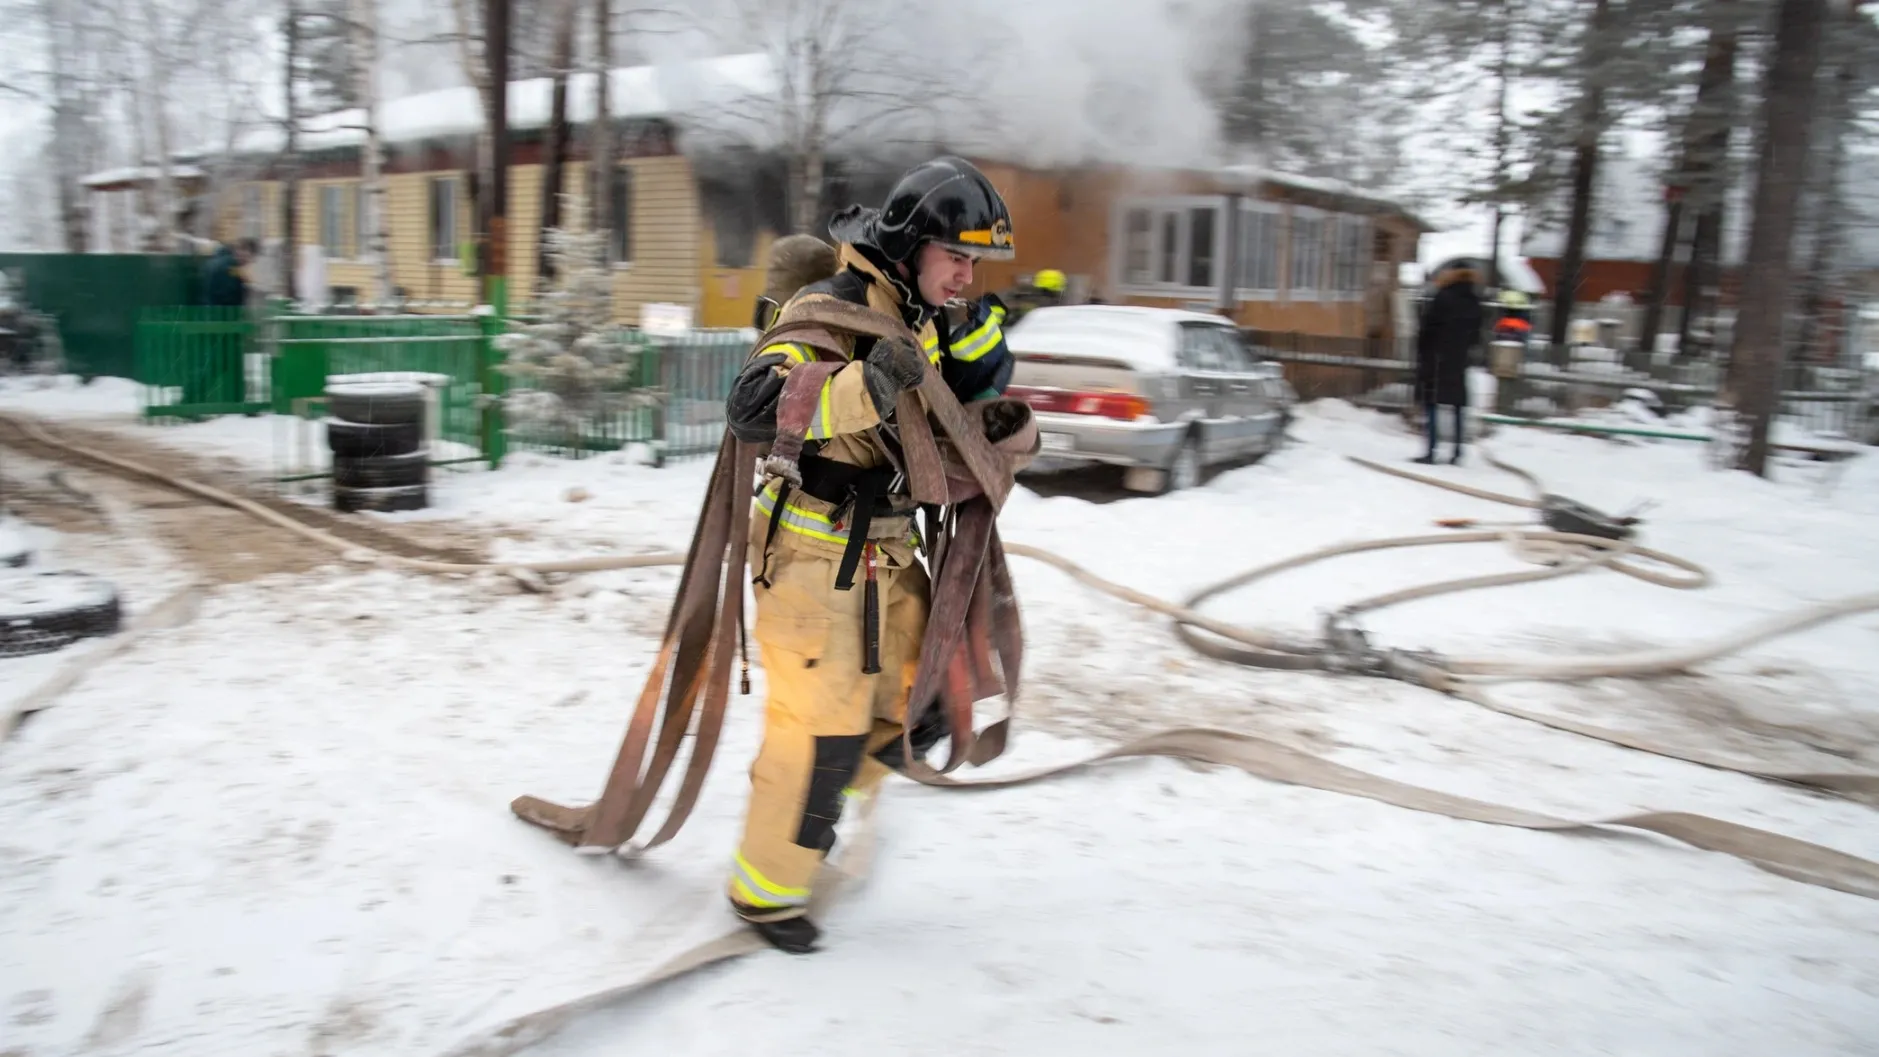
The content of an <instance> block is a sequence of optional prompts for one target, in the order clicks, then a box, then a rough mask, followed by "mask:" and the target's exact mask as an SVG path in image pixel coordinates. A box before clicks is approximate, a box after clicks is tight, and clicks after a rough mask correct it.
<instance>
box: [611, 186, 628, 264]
mask: <svg viewBox="0 0 1879 1057" xmlns="http://www.w3.org/2000/svg"><path fill="white" fill-rule="evenodd" d="M609 190H610V191H612V193H613V200H612V201H611V202H609V203H607V232H608V234H607V253H608V257H609V259H610V260H612V261H613V263H615V264H631V263H633V170H631V169H629V168H627V167H626V166H624V165H622V166H621V167H620V168H619V169H617V170H615V171H614V174H613V183H612V184H611V185H610V186H609Z"/></svg>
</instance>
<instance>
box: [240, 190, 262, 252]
mask: <svg viewBox="0 0 1879 1057" xmlns="http://www.w3.org/2000/svg"><path fill="white" fill-rule="evenodd" d="M241 191H242V194H241V213H242V216H241V233H242V237H243V238H250V239H254V240H255V241H256V242H260V241H261V240H262V239H263V238H265V237H266V236H267V194H266V193H265V190H264V189H263V188H262V186H261V185H260V184H258V183H250V184H245V185H243V187H242V189H241Z"/></svg>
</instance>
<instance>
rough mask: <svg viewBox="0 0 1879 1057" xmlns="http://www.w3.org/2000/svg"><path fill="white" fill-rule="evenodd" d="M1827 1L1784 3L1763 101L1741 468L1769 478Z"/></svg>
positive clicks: (1741, 365) (1747, 295)
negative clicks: (1771, 436) (1770, 445)
mask: <svg viewBox="0 0 1879 1057" xmlns="http://www.w3.org/2000/svg"><path fill="white" fill-rule="evenodd" d="M1826 20H1827V0H1781V6H1780V9H1779V12H1778V14H1777V16H1776V25H1775V44H1774V55H1773V57H1772V60H1771V61H1770V63H1769V66H1768V73H1767V78H1766V84H1767V88H1766V90H1765V92H1764V93H1763V99H1762V120H1761V136H1760V140H1761V142H1760V146H1759V148H1758V150H1757V154H1758V164H1757V167H1756V175H1755V206H1754V208H1755V220H1754V225H1753V227H1752V228H1751V230H1750V233H1749V249H1748V259H1747V261H1746V266H1745V269H1744V274H1743V282H1742V300H1741V307H1740V309H1739V310H1738V318H1737V321H1736V328H1735V349H1734V351H1733V353H1732V354H1731V358H1732V359H1733V360H1734V361H1735V363H1736V371H1735V392H1733V393H1731V394H1725V396H1726V397H1733V400H1734V403H1735V406H1736V408H1737V410H1739V411H1740V413H1741V414H1742V415H1743V416H1744V417H1745V418H1746V419H1747V420H1748V431H1749V432H1748V444H1747V445H1746V446H1745V447H1744V448H1743V450H1742V453H1741V457H1740V459H1741V461H1740V462H1739V464H1738V465H1739V468H1740V469H1744V470H1747V471H1748V472H1750V473H1753V474H1755V475H1757V476H1767V472H1768V433H1769V427H1770V426H1771V425H1772V423H1773V420H1774V416H1775V412H1776V409H1777V408H1778V406H1779V403H1780V388H1781V362H1782V352H1783V350H1784V348H1785V345H1784V342H1783V340H1782V337H1783V334H1782V332H1783V329H1784V326H1783V325H1784V323H1785V322H1786V318H1787V309H1788V303H1789V302H1788V298H1789V291H1790V289H1791V287H1792V285H1793V274H1792V273H1793V260H1792V257H1793V249H1794V232H1795V227H1796V220H1797V213H1798V211H1799V205H1800V198H1801V185H1802V182H1803V181H1804V180H1805V179H1806V166H1807V149H1808V145H1809V143H1810V142H1811V138H1812V133H1813V126H1814V100H1815V97H1816V95H1817V94H1818V93H1817V90H1816V88H1817V84H1816V82H1817V81H1818V78H1817V77H1816V71H1817V69H1818V67H1819V65H1820V52H1821V38H1822V35H1823V34H1822V29H1823V27H1824V25H1825V23H1826Z"/></svg>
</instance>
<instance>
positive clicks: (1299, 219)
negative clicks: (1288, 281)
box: [1291, 212, 1324, 296]
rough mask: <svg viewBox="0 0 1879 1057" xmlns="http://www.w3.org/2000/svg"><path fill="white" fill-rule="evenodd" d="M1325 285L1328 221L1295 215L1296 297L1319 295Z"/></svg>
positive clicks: (1309, 215) (1293, 230) (1305, 214)
mask: <svg viewBox="0 0 1879 1057" xmlns="http://www.w3.org/2000/svg"><path fill="white" fill-rule="evenodd" d="M1323 283H1324V218H1323V217H1322V216H1319V215H1317V214H1315V213H1312V214H1307V213H1304V212H1295V213H1293V214H1292V288H1291V292H1292V294H1293V295H1294V296H1297V295H1299V294H1315V293H1317V292H1318V290H1319V288H1320V287H1321V286H1322V285H1323Z"/></svg>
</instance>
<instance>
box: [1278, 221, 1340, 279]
mask: <svg viewBox="0 0 1879 1057" xmlns="http://www.w3.org/2000/svg"><path fill="white" fill-rule="evenodd" d="M1330 216H1331V214H1329V213H1326V212H1325V211H1324V210H1322V209H1314V208H1312V207H1311V206H1293V207H1292V209H1291V213H1290V215H1289V216H1288V217H1287V218H1286V237H1285V295H1286V297H1287V299H1289V300H1293V301H1324V300H1327V298H1326V297H1325V294H1326V293H1328V291H1327V290H1325V288H1324V282H1325V265H1326V261H1325V253H1324V247H1325V242H1326V237H1325V232H1326V230H1327V229H1328V227H1329V225H1327V224H1326V221H1327V220H1328V219H1329V218H1330ZM1300 221H1305V222H1307V223H1309V224H1311V225H1313V226H1314V227H1315V228H1316V229H1317V232H1318V237H1317V239H1316V240H1315V242H1316V245H1315V246H1313V251H1314V253H1315V255H1316V258H1317V264H1318V267H1317V269H1316V271H1317V278H1316V279H1314V280H1312V284H1311V285H1309V286H1302V285H1300V284H1299V282H1298V275H1299V259H1298V248H1299V246H1300V245H1301V243H1300V240H1299V237H1298V236H1299V222H1300ZM1307 244H1309V243H1307Z"/></svg>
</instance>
